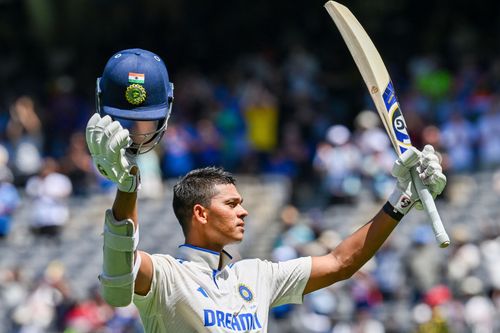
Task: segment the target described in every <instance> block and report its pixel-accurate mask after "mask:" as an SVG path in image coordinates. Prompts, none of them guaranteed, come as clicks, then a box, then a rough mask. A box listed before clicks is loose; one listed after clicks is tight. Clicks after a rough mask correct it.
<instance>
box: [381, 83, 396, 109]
mask: <svg viewBox="0 0 500 333" xmlns="http://www.w3.org/2000/svg"><path fill="white" fill-rule="evenodd" d="M382 96H383V98H384V103H385V110H386V111H387V112H389V111H390V110H391V107H392V106H393V105H394V103H397V102H398V100H397V98H396V92H395V91H394V86H393V85H392V81H389V84H387V88H385V90H384V94H383V95H382Z"/></svg>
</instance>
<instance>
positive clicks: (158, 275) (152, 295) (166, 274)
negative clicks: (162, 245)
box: [134, 254, 175, 316]
mask: <svg viewBox="0 0 500 333" xmlns="http://www.w3.org/2000/svg"><path fill="white" fill-rule="evenodd" d="M173 260H175V259H173V258H172V257H170V256H168V255H158V254H154V255H151V261H152V262H153V271H154V274H153V280H152V281H151V288H150V289H149V292H148V293H147V294H146V295H144V296H142V295H137V294H134V304H135V306H136V307H137V308H138V309H139V311H140V312H141V315H145V316H151V315H154V314H156V313H158V311H157V310H158V309H161V308H165V307H166V305H167V300H168V298H169V295H171V294H172V290H171V287H172V283H170V281H171V280H172V265H173Z"/></svg>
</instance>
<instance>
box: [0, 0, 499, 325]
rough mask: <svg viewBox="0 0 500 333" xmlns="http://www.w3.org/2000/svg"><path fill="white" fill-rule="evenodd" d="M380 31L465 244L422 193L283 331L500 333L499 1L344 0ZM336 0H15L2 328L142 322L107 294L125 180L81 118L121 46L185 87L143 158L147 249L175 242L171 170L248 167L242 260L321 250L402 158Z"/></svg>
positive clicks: (368, 209)
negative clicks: (440, 230) (105, 167)
mask: <svg viewBox="0 0 500 333" xmlns="http://www.w3.org/2000/svg"><path fill="white" fill-rule="evenodd" d="M344 4H346V5H347V6H348V7H349V8H350V9H351V10H352V11H353V13H354V14H355V15H356V16H357V18H358V19H359V20H360V22H361V23H362V24H363V26H364V27H365V29H366V30H367V31H368V33H369V35H370V36H371V37H372V39H373V40H374V43H375V44H376V46H377V48H378V49H379V52H380V53H381V55H382V58H383V59H384V61H385V63H386V65H387V67H388V69H389V72H390V74H391V77H392V79H393V82H394V84H395V87H396V91H397V92H398V97H399V101H400V103H401V106H402V109H403V113H404V116H405V118H406V122H407V124H408V127H409V131H410V135H411V137H412V141H413V143H414V145H415V146H417V147H418V148H420V149H421V148H422V147H423V146H424V145H425V144H428V143H430V144H432V145H434V147H435V148H436V149H437V150H438V151H439V152H440V153H441V155H442V158H443V165H444V168H445V173H446V175H447V176H448V186H447V189H446V192H445V193H443V195H442V196H441V198H440V199H439V200H438V201H437V205H438V209H439V210H440V213H441V216H442V218H443V221H444V224H445V227H446V228H447V230H448V232H449V234H450V236H451V238H452V245H450V247H449V248H447V249H439V248H438V246H437V245H436V243H435V240H434V239H433V234H432V230H430V227H429V224H428V222H427V219H426V216H425V214H424V213H423V212H417V211H413V212H412V213H411V214H409V216H407V217H406V218H405V220H404V222H402V223H401V225H400V226H398V228H397V230H396V231H395V233H394V234H393V235H392V236H391V238H390V239H389V240H388V241H387V243H386V244H385V245H384V247H383V248H382V249H381V250H380V251H379V252H378V254H377V255H376V256H375V258H374V259H372V260H371V261H370V262H369V263H367V264H366V265H365V267H363V269H362V270H361V271H360V272H359V273H357V274H356V275H355V276H354V277H353V278H351V279H349V280H348V281H344V282H342V283H338V284H336V285H333V286H331V287H329V288H326V289H324V290H321V291H318V292H316V293H313V294H311V295H308V296H307V297H306V298H305V300H304V303H305V304H304V305H300V306H290V305H289V306H281V307H278V308H276V309H273V310H272V312H271V318H270V321H271V323H270V329H269V332H278V333H281V332H283V333H285V332H318V333H329V332H335V333H351V332H352V333H354V332H357V333H358V332H370V333H378V332H395V333H396V332H481V333H483V332H484V333H487V332H500V320H499V318H500V316H499V315H500V266H499V265H498V263H499V262H500V223H499V221H500V208H499V205H498V203H499V202H500V201H499V199H500V56H499V55H498V51H499V48H500V43H499V41H498V36H499V32H500V20H498V17H499V16H500V4H499V3H498V2H496V1H478V2H475V3H471V2H470V1H419V2H416V1H396V2H395V1H386V0H378V1H346V2H344ZM322 6H323V1H302V2H298V1H282V0H275V1H263V0H255V1H240V0H235V1H180V0H168V1H154V0H143V1H140V2H139V1H123V0H121V1H118V0H101V1H97V0H46V1H38V0H0V46H1V52H0V77H1V80H0V254H1V255H0V332H1V333H14V332H22V333H26V332H29V333H38V332H71V333H84V332H106V333H108V332H113V333H115V332H117V333H118V332H134V333H135V332H142V329H141V325H140V320H139V319H138V315H137V312H136V309H135V308H134V307H133V306H130V307H127V308H120V309H113V308H111V307H109V306H107V305H106V304H105V303H104V302H103V300H102V299H101V298H100V295H99V289H98V280H97V275H98V274H99V272H100V265H101V246H102V240H101V238H100V237H101V236H100V233H101V229H102V222H103V216H104V214H103V213H104V210H105V209H106V208H109V207H110V205H111V203H112V198H113V195H114V191H115V188H114V187H113V185H112V184H110V183H109V182H107V181H106V180H105V179H103V178H102V177H100V176H99V174H98V173H97V172H96V171H95V169H94V168H93V165H92V161H91V158H90V156H89V154H88V151H87V147H86V144H85V139H84V128H85V124H86V122H87V120H88V119H89V117H90V116H91V114H92V113H93V112H94V89H95V80H96V78H97V77H98V76H100V75H101V73H102V69H103V68H104V65H105V63H106V61H107V60H108V58H109V57H110V56H111V55H112V54H114V53H115V52H117V51H119V50H121V49H126V48H132V47H140V48H144V49H148V50H151V51H153V52H155V53H157V54H158V55H160V56H161V57H162V58H163V60H164V61H165V63H166V64H167V68H168V70H169V74H170V80H171V81H172V82H173V83H174V85H175V92H174V96H175V100H174V106H173V113H172V117H171V119H170V121H169V128H168V130H167V132H166V134H165V136H164V138H163V139H162V142H161V145H159V146H158V149H156V150H155V151H153V152H150V153H148V154H146V155H143V156H141V158H140V160H139V163H140V167H141V170H142V173H143V189H142V190H141V192H140V201H141V202H140V214H141V223H142V226H143V227H141V228H142V230H143V232H142V235H141V236H142V237H141V247H142V248H143V249H144V250H147V251H150V252H155V253H156V252H161V253H170V254H173V253H175V249H176V248H177V246H178V245H179V244H181V243H182V241H183V239H182V237H181V229H180V227H179V226H178V224H177V222H176V220H175V217H174V215H173V214H172V210H171V208H170V207H171V204H170V203H171V188H172V185H173V184H174V183H175V180H176V179H177V178H178V177H179V176H181V175H183V174H185V173H186V172H187V171H189V170H191V169H192V168H196V167H200V166H206V165H221V166H224V167H225V168H226V169H228V170H230V171H232V172H234V173H235V174H236V175H237V177H238V179H239V184H238V186H239V189H240V192H241V193H242V194H243V197H244V198H245V204H246V208H247V209H248V210H249V211H250V216H249V217H248V221H249V222H248V223H247V224H248V230H247V233H246V239H245V241H244V242H243V243H242V244H239V245H237V246H234V247H233V249H232V250H233V252H237V253H239V254H240V255H241V256H242V257H244V258H249V257H250V258H251V257H260V258H264V259H270V260H286V259H291V258H295V257H297V256H303V255H321V254H324V253H326V252H328V251H329V250H330V249H332V248H333V247H335V246H336V245H337V244H338V242H339V241H340V240H341V239H342V238H344V237H345V236H347V235H348V234H350V233H351V232H352V231H354V230H355V229H356V228H358V227H359V226H361V225H362V224H364V223H366V222H367V221H368V220H369V219H370V218H371V217H372V216H373V215H374V214H375V213H376V212H377V211H378V209H380V207H381V205H382V204H383V203H384V201H385V198H386V197H387V195H388V193H390V191H391V189H392V187H393V186H394V182H393V180H392V177H391V176H390V169H391V166H392V163H393V161H394V159H395V155H394V153H393V152H392V147H391V146H390V143H389V141H388V139H387V137H386V134H385V131H384V130H383V129H382V128H381V126H380V122H379V120H378V116H377V114H376V113H375V112H374V111H373V110H374V108H373V105H372V103H371V100H370V98H369V96H368V95H367V93H366V89H365V86H364V83H363V81H362V79H361V76H360V74H359V73H358V71H357V69H356V67H355V64H354V62H353V60H352V58H351V56H350V54H349V52H348V50H347V47H346V46H345V44H344V42H343V40H342V39H341V37H340V34H339V32H338V31H337V29H336V27H335V26H334V24H333V22H332V21H331V19H330V17H329V16H328V14H327V13H326V11H325V10H324V9H323V7H322Z"/></svg>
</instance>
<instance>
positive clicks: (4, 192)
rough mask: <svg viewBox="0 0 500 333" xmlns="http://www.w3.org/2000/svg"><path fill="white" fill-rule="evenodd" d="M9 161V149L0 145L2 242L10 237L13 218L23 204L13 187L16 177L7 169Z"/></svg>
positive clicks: (0, 222) (0, 237) (0, 235)
mask: <svg viewBox="0 0 500 333" xmlns="http://www.w3.org/2000/svg"><path fill="white" fill-rule="evenodd" d="M8 160H9V154H8V152H7V149H5V147H4V146H2V145H0V240H1V239H3V238H6V237H7V236H8V234H9V232H10V229H11V223H12V216H13V214H14V212H15V210H16V208H17V207H18V206H19V204H20V203H21V198H20V197H19V193H18V191H17V188H16V187H15V186H14V185H13V182H14V176H13V175H12V171H10V169H9V168H8V167H7V162H8Z"/></svg>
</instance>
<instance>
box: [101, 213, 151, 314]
mask: <svg viewBox="0 0 500 333" xmlns="http://www.w3.org/2000/svg"><path fill="white" fill-rule="evenodd" d="M134 229H135V228H134V223H133V222H132V220H131V219H126V220H121V221H117V220H115V218H114V216H113V212H112V211H111V209H108V210H107V211H106V218H105V220H104V233H103V235H104V247H103V265H102V273H101V275H99V281H101V286H102V296H103V298H104V299H105V300H106V302H108V303H109V304H110V305H112V306H127V305H129V304H130V303H131V302H132V296H133V294H134V282H135V278H136V276H137V272H138V271H139V267H141V256H140V255H137V256H136V258H135V264H134V251H135V249H136V248H137V243H139V228H137V230H134Z"/></svg>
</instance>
